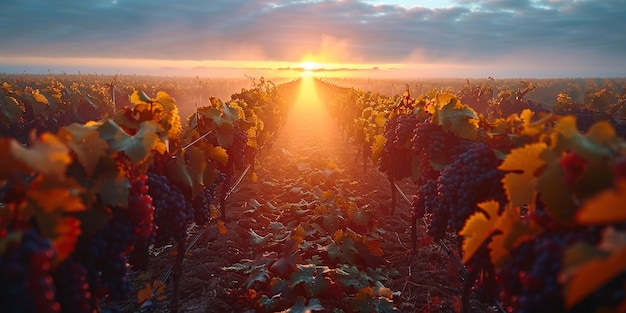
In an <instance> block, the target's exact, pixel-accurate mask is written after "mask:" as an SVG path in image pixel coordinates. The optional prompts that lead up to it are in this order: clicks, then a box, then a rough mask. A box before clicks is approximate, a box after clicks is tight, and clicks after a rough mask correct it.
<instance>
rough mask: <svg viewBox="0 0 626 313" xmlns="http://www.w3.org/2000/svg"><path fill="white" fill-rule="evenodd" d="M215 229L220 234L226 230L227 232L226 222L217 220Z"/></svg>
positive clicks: (223, 233)
mask: <svg viewBox="0 0 626 313" xmlns="http://www.w3.org/2000/svg"><path fill="white" fill-rule="evenodd" d="M217 231H218V232H219V233H220V235H225V234H226V232H228V229H226V223H224V221H218V222H217Z"/></svg>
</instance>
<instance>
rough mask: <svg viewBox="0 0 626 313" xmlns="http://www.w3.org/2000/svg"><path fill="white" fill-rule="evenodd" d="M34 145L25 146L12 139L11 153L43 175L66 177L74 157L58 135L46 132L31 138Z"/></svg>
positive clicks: (24, 164) (26, 165)
mask: <svg viewBox="0 0 626 313" xmlns="http://www.w3.org/2000/svg"><path fill="white" fill-rule="evenodd" d="M31 142H33V145H32V146H31V147H30V148H24V147H23V146H22V145H21V144H20V143H18V142H17V141H15V140H12V141H11V155H12V156H13V158H14V159H15V160H17V161H18V163H22V165H23V166H24V167H25V168H26V170H32V171H36V172H39V173H42V174H43V175H50V176H54V177H57V178H63V177H65V170H66V168H67V165H68V164H70V163H71V161H72V159H71V158H70V156H69V149H68V147H67V146H66V145H65V144H63V142H61V141H60V140H59V139H58V138H57V137H56V136H54V135H52V134H50V133H44V134H42V135H41V136H39V138H38V139H37V138H34V136H33V138H31Z"/></svg>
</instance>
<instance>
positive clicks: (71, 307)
mask: <svg viewBox="0 0 626 313" xmlns="http://www.w3.org/2000/svg"><path fill="white" fill-rule="evenodd" d="M53 276H54V285H55V287H56V288H57V291H58V293H57V299H58V301H59V303H60V304H61V308H62V309H63V312H81V313H82V312H85V313H88V312H93V309H94V306H95V305H94V303H93V302H92V298H91V291H89V282H88V281H87V269H85V267H84V266H83V265H82V264H81V263H79V262H77V261H76V260H75V259H74V258H73V257H69V258H68V259H66V260H65V261H63V263H61V264H60V265H59V266H58V267H57V269H56V270H55V271H54V273H53Z"/></svg>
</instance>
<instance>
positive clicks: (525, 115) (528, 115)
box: [520, 109, 544, 136]
mask: <svg viewBox="0 0 626 313" xmlns="http://www.w3.org/2000/svg"><path fill="white" fill-rule="evenodd" d="M533 115H534V113H533V111H531V110H530V109H524V110H523V111H522V113H521V114H520V118H521V119H522V121H524V131H523V133H524V134H525V135H528V136H535V135H538V134H540V133H543V131H544V129H543V125H538V124H533V123H532V117H533Z"/></svg>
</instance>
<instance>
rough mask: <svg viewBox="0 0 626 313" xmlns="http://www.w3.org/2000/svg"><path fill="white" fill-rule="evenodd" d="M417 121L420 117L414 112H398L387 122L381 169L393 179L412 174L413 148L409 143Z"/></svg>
mask: <svg viewBox="0 0 626 313" xmlns="http://www.w3.org/2000/svg"><path fill="white" fill-rule="evenodd" d="M417 123H419V119H418V118H417V116H416V115H414V114H398V115H395V116H394V117H392V118H391V119H390V120H389V121H387V124H385V132H384V136H385V138H386V141H385V145H384V147H383V152H382V155H381V158H380V165H379V169H380V171H381V172H384V173H386V174H387V175H388V176H389V177H390V178H391V179H393V180H401V179H403V178H406V177H409V176H411V150H410V148H409V147H408V144H409V143H410V140H411V138H412V137H413V129H414V128H415V126H416V125H417Z"/></svg>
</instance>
